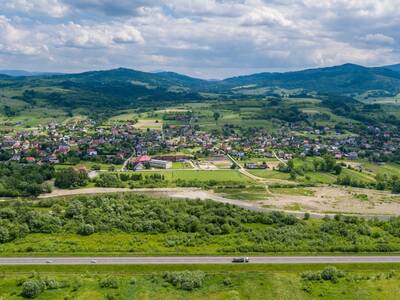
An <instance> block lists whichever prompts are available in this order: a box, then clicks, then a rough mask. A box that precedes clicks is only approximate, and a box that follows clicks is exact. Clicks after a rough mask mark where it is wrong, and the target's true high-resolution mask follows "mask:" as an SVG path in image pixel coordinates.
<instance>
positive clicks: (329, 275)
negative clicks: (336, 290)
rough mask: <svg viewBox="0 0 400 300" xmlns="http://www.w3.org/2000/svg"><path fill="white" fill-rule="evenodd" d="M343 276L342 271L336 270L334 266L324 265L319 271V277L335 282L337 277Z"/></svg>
mask: <svg viewBox="0 0 400 300" xmlns="http://www.w3.org/2000/svg"><path fill="white" fill-rule="evenodd" d="M343 276H344V273H343V272H342V271H340V270H338V269H337V268H336V267H326V268H325V269H323V270H322V272H321V278H322V279H323V280H330V281H333V282H336V281H337V280H338V278H341V277H343Z"/></svg>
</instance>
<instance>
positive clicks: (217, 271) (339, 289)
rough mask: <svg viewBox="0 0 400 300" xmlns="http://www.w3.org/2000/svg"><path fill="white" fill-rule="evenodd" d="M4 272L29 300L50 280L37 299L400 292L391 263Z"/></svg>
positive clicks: (389, 295)
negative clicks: (36, 286) (30, 291)
mask: <svg viewBox="0 0 400 300" xmlns="http://www.w3.org/2000/svg"><path fill="white" fill-rule="evenodd" d="M327 270H330V271H331V273H332V274H334V277H333V279H321V280H311V279H307V277H305V275H304V274H320V273H323V272H327ZM0 271H1V274H3V275H2V276H3V277H2V279H1V280H0V297H1V298H3V299H24V298H23V297H22V295H21V294H22V292H23V284H24V283H25V282H27V281H31V282H32V281H34V282H44V283H47V288H46V289H44V290H43V291H41V292H40V293H39V294H38V296H37V298H36V299H39V300H41V299H43V300H47V299H49V300H50V299H51V300H53V299H54V300H58V299H60V300H61V299H93V300H97V299H99V300H100V299H101V300H103V299H163V300H164V299H171V300H172V299H174V300H175V299H198V300H200V299H215V300H216V299H218V300H219V299H250V300H251V299H271V300H272V299H300V300H303V299H304V300H306V299H339V298H340V299H356V300H359V299H361V300H368V299H374V300H376V299H377V300H379V299H385V300H392V299H393V300H395V299H398V298H397V296H398V294H399V293H400V288H399V286H400V276H399V273H400V268H399V265H387V264H382V265H379V266H378V265H336V266H330V267H329V268H328V267H327V266H324V265H291V266H288V265H269V266H268V265H225V266H224V265H209V266H208V265H197V266H195V265H193V266H183V265H173V266H169V265H166V266H61V267H60V266H29V267H26V266H5V267H4V266H3V267H0ZM323 274H325V273H323ZM335 274H338V275H335ZM171 277H172V278H175V277H176V278H179V280H180V281H178V284H177V283H176V282H175V281H171V280H169V278H171ZM191 278H195V282H196V285H195V286H192V285H190V284H184V283H185V282H186V281H191ZM324 278H327V277H324ZM192 282H193V281H192ZM288 287H290V288H288Z"/></svg>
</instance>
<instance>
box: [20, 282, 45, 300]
mask: <svg viewBox="0 0 400 300" xmlns="http://www.w3.org/2000/svg"><path fill="white" fill-rule="evenodd" d="M43 290H44V286H43V284H42V283H41V282H40V281H39V280H36V279H32V280H28V281H25V282H24V283H23V284H22V296H24V297H25V298H36V297H37V296H39V294H40V293H42V292H43Z"/></svg>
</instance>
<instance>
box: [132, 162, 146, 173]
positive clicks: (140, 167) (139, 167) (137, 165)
mask: <svg viewBox="0 0 400 300" xmlns="http://www.w3.org/2000/svg"><path fill="white" fill-rule="evenodd" d="M144 169H145V167H144V165H143V164H142V163H138V164H136V165H135V166H134V167H133V170H134V171H141V170H144Z"/></svg>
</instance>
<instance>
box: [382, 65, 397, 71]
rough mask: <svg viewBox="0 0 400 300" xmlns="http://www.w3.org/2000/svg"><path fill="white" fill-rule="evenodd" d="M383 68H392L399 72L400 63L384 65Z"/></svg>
mask: <svg viewBox="0 0 400 300" xmlns="http://www.w3.org/2000/svg"><path fill="white" fill-rule="evenodd" d="M382 68H385V69H389V70H392V71H395V72H399V73H400V64H397V65H389V66H384V67H382Z"/></svg>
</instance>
